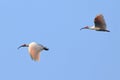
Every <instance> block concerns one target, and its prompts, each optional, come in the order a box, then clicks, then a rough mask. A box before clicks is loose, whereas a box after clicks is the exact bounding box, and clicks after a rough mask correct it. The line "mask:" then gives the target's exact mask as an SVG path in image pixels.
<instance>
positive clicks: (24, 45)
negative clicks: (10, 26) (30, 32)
mask: <svg viewBox="0 0 120 80" xmlns="http://www.w3.org/2000/svg"><path fill="white" fill-rule="evenodd" d="M21 47H28V45H26V44H23V45H21V46H19V47H18V48H17V49H20V48H21Z"/></svg>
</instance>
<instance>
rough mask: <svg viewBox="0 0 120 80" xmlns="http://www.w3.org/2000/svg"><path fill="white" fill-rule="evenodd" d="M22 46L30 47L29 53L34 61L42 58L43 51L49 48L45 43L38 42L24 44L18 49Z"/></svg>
mask: <svg viewBox="0 0 120 80" xmlns="http://www.w3.org/2000/svg"><path fill="white" fill-rule="evenodd" d="M21 47H28V51H29V54H30V56H31V58H32V60H34V61H39V60H40V53H41V51H43V50H46V51H48V50H49V49H48V48H47V47H44V46H43V45H41V44H38V43H36V42H31V43H29V44H22V45H21V46H19V47H18V49H19V48H21Z"/></svg>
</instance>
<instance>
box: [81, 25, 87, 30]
mask: <svg viewBox="0 0 120 80" xmlns="http://www.w3.org/2000/svg"><path fill="white" fill-rule="evenodd" d="M82 29H89V27H88V26H85V27H83V28H81V29H80V30H82Z"/></svg>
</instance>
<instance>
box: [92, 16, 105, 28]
mask: <svg viewBox="0 0 120 80" xmlns="http://www.w3.org/2000/svg"><path fill="white" fill-rule="evenodd" d="M94 24H95V27H99V28H101V29H106V23H105V20H104V17H103V15H102V14H99V15H97V16H96V17H95V19H94Z"/></svg>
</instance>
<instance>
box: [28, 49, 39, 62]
mask: <svg viewBox="0 0 120 80" xmlns="http://www.w3.org/2000/svg"><path fill="white" fill-rule="evenodd" d="M29 53H30V56H31V58H32V59H33V60H35V61H39V60H40V51H39V50H36V48H31V49H30V50H29Z"/></svg>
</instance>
